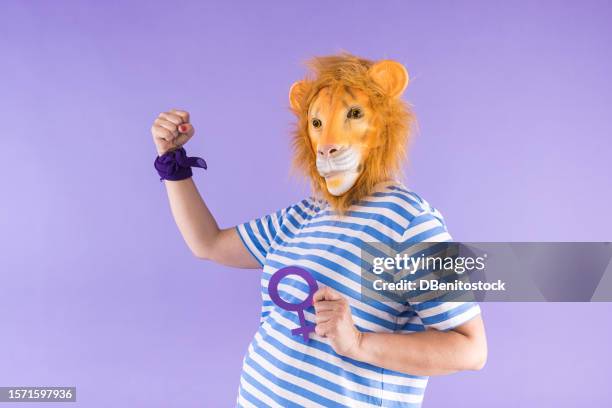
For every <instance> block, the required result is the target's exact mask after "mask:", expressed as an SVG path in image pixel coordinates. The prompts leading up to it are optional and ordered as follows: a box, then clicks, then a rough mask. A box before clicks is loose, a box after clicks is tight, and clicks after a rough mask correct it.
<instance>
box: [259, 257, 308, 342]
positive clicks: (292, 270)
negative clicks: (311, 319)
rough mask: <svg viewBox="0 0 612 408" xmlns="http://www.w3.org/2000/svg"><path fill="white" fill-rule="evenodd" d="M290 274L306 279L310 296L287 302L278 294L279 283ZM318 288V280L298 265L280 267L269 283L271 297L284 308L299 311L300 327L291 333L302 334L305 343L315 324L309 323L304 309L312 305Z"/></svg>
mask: <svg viewBox="0 0 612 408" xmlns="http://www.w3.org/2000/svg"><path fill="white" fill-rule="evenodd" d="M289 275H296V276H299V277H301V278H302V279H304V280H305V281H306V283H307V284H308V296H307V297H306V299H305V300H304V301H303V302H302V303H289V302H285V301H284V300H283V299H281V297H280V295H279V294H278V284H279V283H280V281H281V280H282V279H283V278H285V277H287V276H289ZM317 289H318V286H317V281H316V280H315V279H314V278H313V277H312V275H311V274H310V272H308V271H307V270H305V269H302V268H299V267H297V266H287V267H285V268H282V269H279V270H278V271H276V272H275V273H274V274H273V275H272V277H271V278H270V282H269V283H268V294H269V295H270V299H272V301H273V302H274V303H276V305H277V306H278V307H280V308H282V309H285V310H288V311H291V312H297V315H298V318H299V319H300V327H298V328H296V329H293V330H291V334H293V335H294V336H298V335H302V337H303V338H304V343H307V342H308V340H309V337H308V335H309V333H310V332H313V331H314V329H315V327H314V325H312V324H309V323H308V322H307V321H306V317H305V316H304V309H306V308H309V307H310V306H312V297H313V296H314V294H315V292H316V291H317Z"/></svg>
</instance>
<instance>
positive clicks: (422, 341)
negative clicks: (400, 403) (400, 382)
mask: <svg viewBox="0 0 612 408" xmlns="http://www.w3.org/2000/svg"><path fill="white" fill-rule="evenodd" d="M313 301H314V307H315V314H316V322H317V325H316V327H315V332H316V333H317V334H318V335H319V336H323V337H327V338H328V339H329V341H330V344H331V346H332V347H333V349H334V350H335V351H336V353H338V354H340V355H343V356H346V357H350V358H352V359H355V360H358V361H363V362H366V363H370V364H372V365H375V366H378V367H383V368H386V369H389V370H394V371H399V372H403V373H406V374H412V375H440V374H450V373H453V372H457V371H462V370H479V369H481V368H482V367H483V366H484V364H485V362H486V360H487V340H486V336H485V330H484V324H483V322H482V318H481V317H480V316H476V317H474V318H473V319H471V320H469V321H468V322H466V323H464V324H462V325H461V326H458V327H456V328H455V329H453V330H449V331H438V330H434V329H430V330H427V331H424V332H418V333H411V334H403V333H362V332H360V331H359V330H358V329H357V328H356V327H355V324H354V323H353V317H352V315H351V308H350V306H349V304H348V301H347V300H346V298H345V297H344V296H342V295H341V294H340V293H338V292H337V291H335V290H333V289H331V288H329V287H324V288H322V289H320V290H318V291H317V292H316V293H315V294H314V297H313Z"/></svg>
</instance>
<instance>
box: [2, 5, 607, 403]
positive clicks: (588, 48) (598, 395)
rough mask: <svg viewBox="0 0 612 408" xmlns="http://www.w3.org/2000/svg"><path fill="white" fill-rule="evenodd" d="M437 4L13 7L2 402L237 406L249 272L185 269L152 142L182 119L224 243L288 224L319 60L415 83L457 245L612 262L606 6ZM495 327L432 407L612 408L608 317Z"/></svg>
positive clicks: (423, 149)
mask: <svg viewBox="0 0 612 408" xmlns="http://www.w3.org/2000/svg"><path fill="white" fill-rule="evenodd" d="M425 3H426V2H416V1H411V2H408V1H405V2H399V1H385V2H377V3H376V5H375V3H374V2H355V1H351V2H344V1H336V2H316V1H312V0H311V1H308V2H299V3H298V2H281V1H278V2H261V1H257V2H254V1H253V2H246V1H245V2H229V1H227V2H223V1H218V2H214V3H213V2H206V3H205V2H201V1H196V0H192V1H186V2H150V1H141V2H130V3H129V4H127V3H124V2H110V1H108V2H94V1H89V2H85V1H81V2H28V1H3V2H2V3H1V5H0V47H1V48H0V77H1V78H2V82H1V83H2V87H1V90H0V95H1V97H0V126H1V128H2V132H1V135H2V136H0V137H1V140H2V144H1V146H2V162H1V164H2V178H3V183H2V193H1V197H2V199H1V204H0V231H1V234H0V268H1V275H0V278H1V280H0V386H9V385H76V386H77V387H78V399H79V403H78V404H72V405H71V406H75V405H77V406H83V407H109V406H122V407H136V406H147V407H168V406H176V407H178V406H180V407H196V406H198V407H202V406H206V407H227V406H232V405H233V403H234V399H235V395H236V389H237V385H238V378H239V374H240V367H241V359H242V356H243V353H244V352H245V348H246V346H247V344H248V342H249V341H250V339H251V336H252V334H253V332H254V331H255V329H256V327H257V324H258V313H259V305H260V303H259V293H258V276H259V272H258V271H252V270H234V269H230V268H224V267H221V266H218V265H214V264H211V263H206V262H202V261H199V260H196V259H194V258H193V257H192V256H191V254H190V252H189V250H188V249H187V247H186V246H185V245H184V243H183V241H182V239H181V237H180V235H179V233H178V231H177V229H176V227H175V225H174V223H173V220H172V218H171V216H170V212H169V209H168V205H167V202H166V196H165V192H164V188H163V185H161V184H160V182H159V180H158V179H157V177H156V175H155V173H154V170H153V167H152V163H153V158H154V148H153V145H152V143H151V140H150V135H149V127H150V125H151V122H152V120H153V119H154V118H155V116H156V114H157V113H158V112H160V111H162V110H166V109H169V108H172V107H180V108H185V109H188V110H190V111H191V112H192V117H193V123H194V124H195V126H196V129H197V136H196V138H195V139H194V140H193V141H192V142H191V143H189V145H188V150H189V151H190V152H192V153H194V154H195V153H200V154H202V155H203V156H204V157H205V158H206V160H207V161H208V163H209V166H210V170H209V171H208V172H206V173H203V172H201V171H199V170H197V176H196V182H197V183H198V186H199V187H200V189H201V192H202V194H203V195H204V197H205V198H206V200H207V202H208V204H209V206H210V208H211V209H212V211H213V213H214V214H215V215H216V217H217V219H218V221H219V223H220V224H221V225H222V226H230V225H234V224H236V223H238V222H242V221H246V220H248V219H250V218H252V217H256V216H259V215H262V214H264V213H267V212H270V211H272V210H275V209H277V208H280V207H282V206H286V205H288V204H290V203H293V202H294V201H296V200H298V199H299V198H301V197H302V196H303V195H304V194H306V193H307V191H308V190H307V185H306V184H305V183H303V182H300V181H299V179H297V178H295V177H293V178H292V177H290V176H289V160H290V150H289V143H288V141H289V138H288V131H289V129H290V124H291V120H292V117H291V115H290V113H289V111H288V108H287V92H288V89H289V86H290V84H291V83H292V81H294V80H295V79H297V78H299V77H300V76H301V75H302V74H303V72H304V70H303V67H302V66H301V62H302V61H303V60H305V59H306V58H308V57H309V56H312V55H317V54H327V53H333V52H336V51H339V50H341V49H346V50H349V51H351V52H353V53H356V54H359V55H363V56H367V57H370V58H374V59H376V58H385V57H388V58H394V59H397V60H399V61H401V62H403V63H405V65H406V66H407V67H408V70H409V72H410V73H411V78H412V82H411V85H410V86H409V88H408V91H407V94H406V98H407V100H409V101H410V102H411V103H412V104H413V105H414V107H415V110H416V113H417V115H418V119H419V127H420V133H419V135H418V137H417V138H416V140H415V143H414V145H413V149H412V155H411V157H412V160H411V162H410V164H409V165H408V166H407V169H406V174H407V184H408V185H409V186H411V187H412V188H413V189H414V190H415V191H417V192H419V193H420V194H421V195H423V196H424V197H425V198H426V199H428V200H429V201H430V202H432V203H433V204H434V205H435V206H437V207H438V208H440V209H441V210H442V211H443V213H444V214H445V216H446V218H447V221H448V224H449V227H450V229H451V233H452V234H453V235H454V237H455V238H456V239H458V240H472V241H479V240H481V241H520V240H533V241H538V240H551V241H573V240H578V241H582V240H583V241H589V240H595V241H596V240H607V241H609V240H612V217H610V215H609V208H610V202H611V200H612V191H611V190H612V189H611V188H610V184H611V183H610V175H611V165H610V156H611V153H612V121H610V112H611V111H612V85H611V83H612V82H611V81H610V75H611V72H612V26H611V25H610V21H612V6H611V3H610V2H608V1H600V2H593V1H589V2H561V1H554V2H541V1H513V2H510V1H503V2H502V1H498V2H490V1H484V0H483V1H466V2H442V1H439V2H435V4H425ZM483 312H484V318H485V320H486V325H487V330H488V336H489V344H490V355H489V362H488V365H487V366H486V368H485V369H484V370H483V371H481V372H476V373H460V374H456V375H452V376H447V377H437V378H432V380H431V382H430V387H429V390H428V393H427V395H426V399H425V406H426V407H446V406H450V405H453V404H458V405H460V406H470V407H490V406H497V407H515V406H529V407H551V406H555V407H570V406H578V405H584V406H590V407H602V406H610V404H612V397H611V396H610V395H611V394H610V391H609V380H610V378H612V368H611V367H612V356H611V353H610V351H609V350H610V349H609V345H610V344H611V343H612V328H611V325H610V314H611V312H612V305H611V304H594V303H592V304H570V303H568V304H552V303H549V304H542V303H540V304H484V305H483ZM118 401H119V402H118ZM23 406H24V407H25V406H26V405H23Z"/></svg>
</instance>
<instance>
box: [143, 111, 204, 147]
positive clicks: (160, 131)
mask: <svg viewBox="0 0 612 408" xmlns="http://www.w3.org/2000/svg"><path fill="white" fill-rule="evenodd" d="M151 133H152V134H153V142H154V143H155V147H156V148H157V154H158V155H160V156H161V155H162V154H164V153H166V152H169V151H172V150H176V149H178V148H180V147H181V146H183V145H184V144H185V143H187V141H188V140H189V139H191V137H192V136H193V134H194V133H195V129H194V128H193V126H192V125H191V123H189V112H185V111H181V110H176V109H172V110H170V111H168V112H162V113H160V114H159V115H158V116H157V119H155V122H153V126H152V127H151Z"/></svg>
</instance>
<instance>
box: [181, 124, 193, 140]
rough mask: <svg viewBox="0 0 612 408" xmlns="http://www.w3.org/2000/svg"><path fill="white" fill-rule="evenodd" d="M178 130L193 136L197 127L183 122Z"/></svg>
mask: <svg viewBox="0 0 612 408" xmlns="http://www.w3.org/2000/svg"><path fill="white" fill-rule="evenodd" d="M178 131H179V132H180V133H181V134H184V135H187V136H189V137H191V136H193V134H194V133H195V129H194V128H193V126H192V125H191V123H182V124H180V125H179V127H178Z"/></svg>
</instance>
